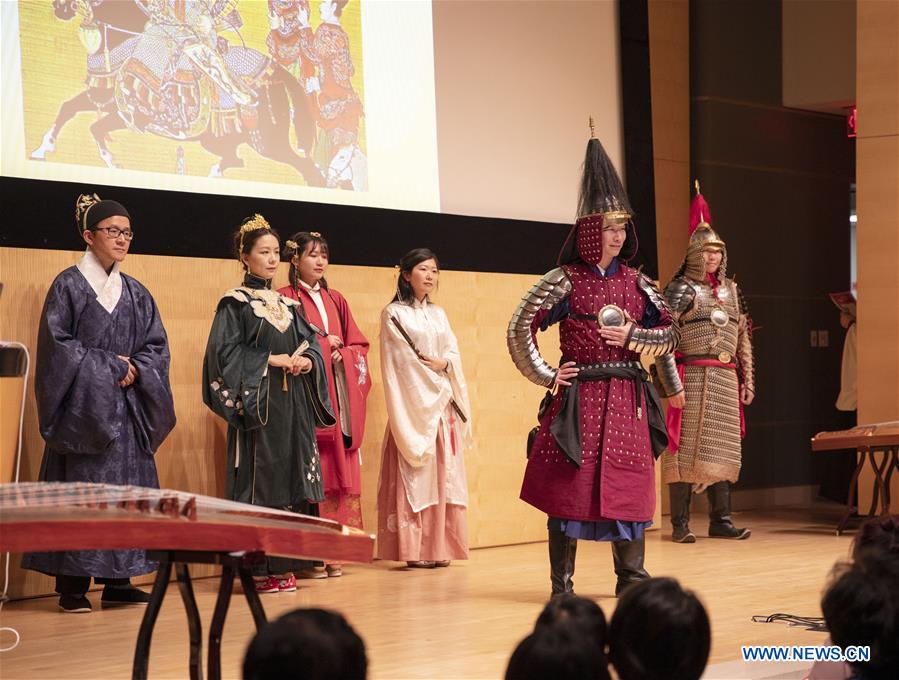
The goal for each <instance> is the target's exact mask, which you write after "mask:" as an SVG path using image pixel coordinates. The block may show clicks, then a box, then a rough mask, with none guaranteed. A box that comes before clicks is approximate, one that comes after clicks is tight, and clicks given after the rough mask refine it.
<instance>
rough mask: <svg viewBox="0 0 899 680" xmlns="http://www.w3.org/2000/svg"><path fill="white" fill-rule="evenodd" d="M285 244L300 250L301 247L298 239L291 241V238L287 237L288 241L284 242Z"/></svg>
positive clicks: (292, 248)
mask: <svg viewBox="0 0 899 680" xmlns="http://www.w3.org/2000/svg"><path fill="white" fill-rule="evenodd" d="M284 245H285V246H287V247H288V248H290V249H291V250H299V249H300V244H299V243H297V242H296V241H291V240H290V239H287V241H285V242H284Z"/></svg>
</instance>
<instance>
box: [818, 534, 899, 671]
mask: <svg viewBox="0 0 899 680" xmlns="http://www.w3.org/2000/svg"><path fill="white" fill-rule="evenodd" d="M852 557H853V561H852V562H851V563H849V564H846V563H840V564H838V565H837V566H836V567H835V569H834V575H833V580H832V582H831V584H830V586H829V587H828V589H827V591H826V592H825V593H824V597H823V598H822V600H821V611H822V612H823V613H824V620H825V622H826V623H827V628H828V630H829V631H830V639H831V640H832V641H833V644H835V645H837V646H839V647H842V648H844V649H845V648H846V647H849V646H867V647H868V648H869V649H870V653H871V657H870V660H869V661H861V662H856V663H850V666H852V669H853V671H854V672H855V673H856V675H857V676H858V677H859V678H861V679H862V680H881V679H885V678H891V679H892V678H897V677H899V540H897V522H896V518H895V517H886V518H879V517H878V518H874V519H872V520H869V521H868V522H866V523H865V524H864V525H863V526H862V527H861V529H860V531H859V533H858V536H856V539H855V542H854V544H853V550H852Z"/></svg>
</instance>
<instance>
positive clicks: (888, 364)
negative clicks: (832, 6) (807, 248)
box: [856, 0, 899, 512]
mask: <svg viewBox="0 0 899 680" xmlns="http://www.w3.org/2000/svg"><path fill="white" fill-rule="evenodd" d="M857 12H858V13H857V31H858V36H857V40H856V46H857V58H856V67H857V69H858V70H857V74H856V83H857V93H856V96H857V101H858V121H859V132H858V140H857V146H856V168H857V169H856V186H857V194H856V200H857V203H856V208H857V212H858V225H857V230H858V231H857V239H858V255H857V256H858V421H859V422H860V423H874V422H881V421H884V420H896V419H899V269H897V267H896V263H897V262H899V194H897V192H896V187H897V186H899V3H896V2H874V1H873V0H860V1H859V2H858V6H857ZM872 478H873V474H872V473H871V472H870V470H867V469H866V470H865V472H864V473H863V475H862V476H861V477H860V480H859V505H860V506H861V507H867V506H868V504H869V503H870V498H871V494H870V490H871V480H872ZM892 481H893V485H892V488H893V497H894V498H896V497H899V479H897V477H896V476H895V475H894V476H893V480H892ZM894 512H895V503H894Z"/></svg>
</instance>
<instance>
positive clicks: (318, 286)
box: [297, 276, 322, 293]
mask: <svg viewBox="0 0 899 680" xmlns="http://www.w3.org/2000/svg"><path fill="white" fill-rule="evenodd" d="M297 281H299V282H300V285H301V286H303V288H305V289H306V290H308V291H309V292H310V293H321V289H322V284H321V281H316V282H315V285H314V286H310V285H309V284H308V283H306V282H305V281H303V279H301V278H300V277H299V276H298V277H297Z"/></svg>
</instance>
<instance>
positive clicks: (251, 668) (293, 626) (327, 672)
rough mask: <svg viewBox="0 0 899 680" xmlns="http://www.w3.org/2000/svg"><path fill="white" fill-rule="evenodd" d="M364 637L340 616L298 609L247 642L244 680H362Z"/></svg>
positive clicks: (267, 626) (264, 628)
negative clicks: (248, 643)
mask: <svg viewBox="0 0 899 680" xmlns="http://www.w3.org/2000/svg"><path fill="white" fill-rule="evenodd" d="M367 667H368V661H367V659H366V658H365V644H364V643H363V642H362V638H360V637H359V635H358V634H357V633H356V631H355V630H353V627H352V626H350V624H349V623H348V622H347V620H346V619H345V618H343V616H341V615H340V614H337V613H335V612H331V611H327V610H324V609H297V610H295V611H292V612H290V613H288V614H285V615H284V616H282V617H281V618H279V619H277V620H276V621H271V622H269V623H267V624H266V625H265V626H264V627H263V628H262V629H261V630H259V632H258V633H256V636H255V637H254V638H253V640H252V641H251V642H250V646H249V647H248V648H247V653H246V656H245V657H244V661H243V678H244V680H364V678H365V675H366V670H367Z"/></svg>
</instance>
